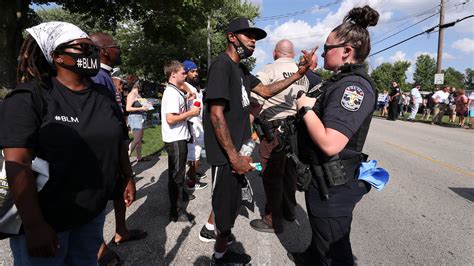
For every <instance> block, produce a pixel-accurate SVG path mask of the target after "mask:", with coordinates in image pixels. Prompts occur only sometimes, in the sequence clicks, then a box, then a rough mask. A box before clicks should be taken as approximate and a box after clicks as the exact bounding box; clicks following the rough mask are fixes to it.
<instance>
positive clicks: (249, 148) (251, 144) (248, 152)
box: [239, 139, 256, 156]
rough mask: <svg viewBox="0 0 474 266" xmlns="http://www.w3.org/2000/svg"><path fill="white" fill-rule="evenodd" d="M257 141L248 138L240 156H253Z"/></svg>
mask: <svg viewBox="0 0 474 266" xmlns="http://www.w3.org/2000/svg"><path fill="white" fill-rule="evenodd" d="M255 145H256V143H255V141H253V140H252V139H249V140H247V141H246V142H245V143H244V144H242V147H241V148H240V151H239V155H240V156H252V152H253V149H255Z"/></svg>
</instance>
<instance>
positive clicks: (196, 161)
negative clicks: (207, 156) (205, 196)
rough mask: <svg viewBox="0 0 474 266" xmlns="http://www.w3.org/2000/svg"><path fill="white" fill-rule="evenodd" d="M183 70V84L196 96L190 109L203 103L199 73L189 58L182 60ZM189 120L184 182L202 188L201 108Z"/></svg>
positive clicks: (195, 187)
mask: <svg viewBox="0 0 474 266" xmlns="http://www.w3.org/2000/svg"><path fill="white" fill-rule="evenodd" d="M183 66H184V71H185V72H186V79H185V82H184V86H186V87H187V88H188V89H189V90H190V91H191V92H193V93H194V94H195V95H196V98H195V99H194V100H192V101H188V108H189V109H190V108H191V107H192V106H193V105H197V106H202V104H203V93H202V90H201V89H200V88H199V73H198V67H197V65H196V64H195V63H194V62H193V61H190V60H185V61H184V62H183ZM189 122H191V127H190V130H191V132H190V133H191V136H192V142H189V143H188V156H187V159H188V166H189V169H188V172H187V177H188V180H187V182H186V185H187V188H188V189H190V190H198V189H204V188H206V187H207V183H204V182H200V181H199V180H201V179H203V178H205V177H206V174H202V173H198V171H199V167H200V166H201V160H200V159H201V151H202V148H203V147H204V127H203V125H202V109H201V113H200V114H199V115H197V116H194V117H192V118H190V119H189Z"/></svg>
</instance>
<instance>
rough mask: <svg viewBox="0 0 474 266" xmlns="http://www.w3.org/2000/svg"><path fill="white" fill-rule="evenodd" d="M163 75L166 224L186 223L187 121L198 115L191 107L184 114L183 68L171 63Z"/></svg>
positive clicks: (188, 135) (185, 102) (199, 110)
mask: <svg viewBox="0 0 474 266" xmlns="http://www.w3.org/2000/svg"><path fill="white" fill-rule="evenodd" d="M164 70H165V75H166V77H167V78H168V84H167V86H166V89H165V92H164V93H163V99H162V101H161V113H162V115H163V118H164V119H163V122H162V125H161V133H162V137H163V142H164V143H165V148H166V151H167V153H168V194H169V198H170V205H171V206H170V221H173V222H178V221H179V222H185V221H189V220H190V217H191V216H190V215H189V214H187V213H186V211H185V209H184V207H185V205H184V202H186V201H189V200H190V199H192V197H191V195H188V194H187V193H186V192H185V191H184V186H183V185H184V176H185V171H186V156H187V153H188V145H187V142H188V140H189V139H190V138H191V134H190V133H189V126H188V121H187V120H188V119H189V118H191V117H194V116H197V115H199V113H200V112H201V108H200V107H196V106H192V107H191V108H190V109H189V110H188V106H187V98H186V94H185V91H184V90H181V89H179V88H181V86H182V85H183V83H184V79H185V78H186V72H185V71H184V67H183V64H181V63H180V62H178V61H175V60H172V61H169V62H167V63H166V64H165V67H164Z"/></svg>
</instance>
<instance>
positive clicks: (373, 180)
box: [358, 160, 389, 191]
mask: <svg viewBox="0 0 474 266" xmlns="http://www.w3.org/2000/svg"><path fill="white" fill-rule="evenodd" d="M376 166H377V161H376V160H370V161H368V162H364V163H361V164H360V168H359V178H358V179H360V180H364V181H366V182H367V183H369V184H370V185H371V186H372V187H374V188H375V189H377V190H378V191H381V190H382V189H383V188H384V187H385V185H386V184H387V183H388V180H389V174H388V172H387V171H386V170H385V169H383V168H380V167H376Z"/></svg>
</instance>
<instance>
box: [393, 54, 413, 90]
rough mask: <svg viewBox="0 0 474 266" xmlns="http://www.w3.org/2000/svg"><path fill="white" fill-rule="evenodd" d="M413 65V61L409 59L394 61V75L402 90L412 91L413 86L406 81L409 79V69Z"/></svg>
mask: <svg viewBox="0 0 474 266" xmlns="http://www.w3.org/2000/svg"><path fill="white" fill-rule="evenodd" d="M410 66H411V63H410V62H408V61H397V62H395V63H393V68H392V77H393V79H394V80H396V81H397V82H398V85H399V86H400V89H401V90H402V91H410V90H411V86H410V85H409V84H407V83H406V80H407V75H406V73H407V70H408V68H409V67H410Z"/></svg>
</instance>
